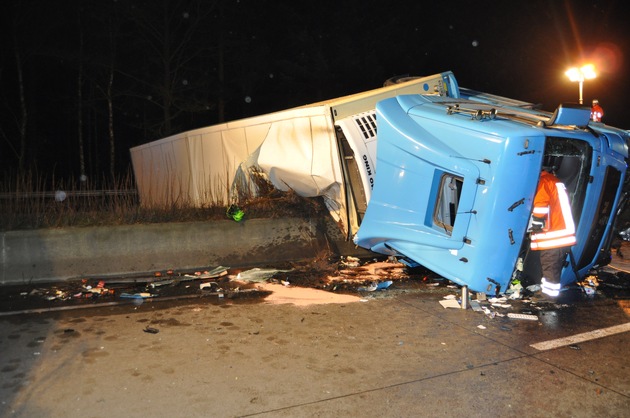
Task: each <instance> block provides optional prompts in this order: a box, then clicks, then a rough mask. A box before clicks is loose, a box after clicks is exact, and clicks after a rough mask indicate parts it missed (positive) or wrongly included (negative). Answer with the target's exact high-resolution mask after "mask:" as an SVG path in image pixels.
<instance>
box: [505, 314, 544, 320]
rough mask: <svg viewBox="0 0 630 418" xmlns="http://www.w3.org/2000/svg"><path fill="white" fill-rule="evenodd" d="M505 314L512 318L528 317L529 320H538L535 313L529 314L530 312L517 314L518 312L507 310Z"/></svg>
mask: <svg viewBox="0 0 630 418" xmlns="http://www.w3.org/2000/svg"><path fill="white" fill-rule="evenodd" d="M507 316H508V318H512V319H529V320H530V321H538V317H537V316H536V315H530V314H519V313H513V312H509V313H508V314H507Z"/></svg>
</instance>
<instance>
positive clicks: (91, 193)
mask: <svg viewBox="0 0 630 418" xmlns="http://www.w3.org/2000/svg"><path fill="white" fill-rule="evenodd" d="M137 195H138V191H137V190H135V189H131V190H69V191H66V190H56V191H54V192H11V193H0V199H34V198H55V199H57V200H65V199H66V198H69V197H105V196H137Z"/></svg>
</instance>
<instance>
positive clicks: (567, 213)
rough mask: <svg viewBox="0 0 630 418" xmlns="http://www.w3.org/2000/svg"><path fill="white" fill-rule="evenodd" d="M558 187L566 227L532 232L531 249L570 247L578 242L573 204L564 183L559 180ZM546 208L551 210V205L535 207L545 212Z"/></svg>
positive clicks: (539, 211)
mask: <svg viewBox="0 0 630 418" xmlns="http://www.w3.org/2000/svg"><path fill="white" fill-rule="evenodd" d="M555 184H556V189H557V191H558V203H559V204H560V210H561V212H562V218H563V220H564V226H565V227H564V229H559V230H555V231H548V232H541V233H537V234H532V236H531V249H532V250H535V249H549V248H558V247H568V246H571V245H575V243H576V242H577V240H576V238H575V223H574V222H573V215H572V214H571V204H570V203H569V195H568V194H567V190H566V187H565V186H564V183H561V182H558V183H555ZM545 210H547V211H548V210H549V207H544V208H543V207H539V208H534V213H536V214H537V213H541V214H542V213H543V212H544V211H545Z"/></svg>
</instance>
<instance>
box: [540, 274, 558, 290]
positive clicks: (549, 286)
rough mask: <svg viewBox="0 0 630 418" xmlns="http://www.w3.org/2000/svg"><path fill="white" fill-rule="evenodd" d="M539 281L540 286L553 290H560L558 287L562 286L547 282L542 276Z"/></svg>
mask: <svg viewBox="0 0 630 418" xmlns="http://www.w3.org/2000/svg"><path fill="white" fill-rule="evenodd" d="M540 282H541V283H542V286H545V287H547V288H549V289H553V290H560V287H561V286H562V285H561V284H560V283H552V282H549V281H547V279H545V278H544V277H543V278H542V279H541V280H540Z"/></svg>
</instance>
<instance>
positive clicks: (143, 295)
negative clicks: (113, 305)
mask: <svg viewBox="0 0 630 418" xmlns="http://www.w3.org/2000/svg"><path fill="white" fill-rule="evenodd" d="M155 296H157V295H154V294H151V293H147V292H141V293H121V294H120V297H121V298H125V299H147V298H153V297H155Z"/></svg>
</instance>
